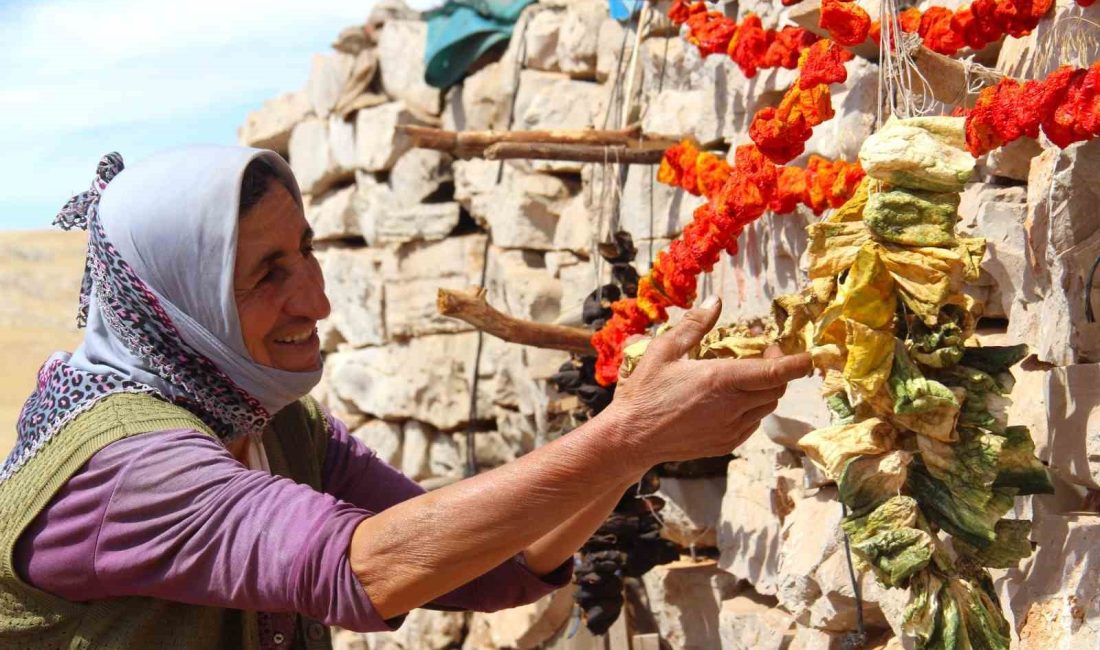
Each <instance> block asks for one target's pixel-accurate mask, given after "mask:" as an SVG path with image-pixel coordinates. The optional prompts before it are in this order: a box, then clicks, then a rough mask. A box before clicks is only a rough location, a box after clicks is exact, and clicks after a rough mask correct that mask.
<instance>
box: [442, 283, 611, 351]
mask: <svg viewBox="0 0 1100 650" xmlns="http://www.w3.org/2000/svg"><path fill="white" fill-rule="evenodd" d="M436 309H438V310H439V313H440V314H442V315H443V316H450V317H451V318H457V319H459V320H461V321H465V322H467V323H469V324H470V325H473V326H474V327H476V328H477V329H479V330H481V331H482V332H485V333H486V334H492V335H493V336H495V337H497V338H499V339H503V340H505V341H508V342H509V343H519V344H520V345H530V346H532V347H536V348H546V349H549V350H564V351H566V352H576V353H578V354H593V353H594V352H595V350H593V348H592V343H591V341H590V339H591V338H592V332H590V331H589V330H586V329H581V328H579V327H565V326H563V325H551V324H549V323H535V322H532V321H528V320H521V319H519V318H513V317H512V316H509V315H507V314H502V313H501V312H499V311H497V310H496V309H493V308H492V307H491V306H490V305H489V303H488V302H486V301H485V289H482V288H480V287H471V288H469V289H467V290H466V291H452V290H450V289H440V290H439V296H438V298H437V299H436Z"/></svg>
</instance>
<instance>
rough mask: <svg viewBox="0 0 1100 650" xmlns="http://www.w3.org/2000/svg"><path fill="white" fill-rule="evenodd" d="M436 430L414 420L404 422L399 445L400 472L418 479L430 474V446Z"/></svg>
mask: <svg viewBox="0 0 1100 650" xmlns="http://www.w3.org/2000/svg"><path fill="white" fill-rule="evenodd" d="M436 435H437V434H436V431H435V429H434V428H433V427H431V426H430V425H427V424H425V423H423V422H417V421H416V420H410V421H409V422H406V423H405V428H404V435H403V436H402V445H401V472H402V473H404V474H405V476H408V477H409V478H411V479H413V480H414V481H419V480H421V479H425V478H428V477H429V476H431V475H432V470H431V448H432V442H433V440H434V439H435V437H436Z"/></svg>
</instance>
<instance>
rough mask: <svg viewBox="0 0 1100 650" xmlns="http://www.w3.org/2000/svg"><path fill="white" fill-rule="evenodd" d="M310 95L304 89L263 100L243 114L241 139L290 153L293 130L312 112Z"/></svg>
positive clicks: (238, 135) (240, 131) (252, 144)
mask: <svg viewBox="0 0 1100 650" xmlns="http://www.w3.org/2000/svg"><path fill="white" fill-rule="evenodd" d="M310 109H311V106H310V103H309V97H308V96H307V95H306V93H305V92H303V91H298V92H293V93H286V94H285V95H279V96H278V97H274V98H272V99H269V100H267V101H266V102H264V103H263V106H261V107H260V109H259V110H256V111H252V112H251V113H249V114H248V115H246V116H245V118H244V124H243V125H242V126H241V128H240V129H238V130H237V139H238V141H239V142H240V143H241V144H243V145H246V146H249V147H257V148H260V149H271V150H272V151H277V152H278V153H279V154H280V155H282V156H284V157H285V156H287V155H288V153H287V152H288V147H289V145H290V132H291V131H293V130H294V127H295V125H297V124H298V123H299V122H301V121H303V120H305V119H306V118H307V117H308V116H309V113H310Z"/></svg>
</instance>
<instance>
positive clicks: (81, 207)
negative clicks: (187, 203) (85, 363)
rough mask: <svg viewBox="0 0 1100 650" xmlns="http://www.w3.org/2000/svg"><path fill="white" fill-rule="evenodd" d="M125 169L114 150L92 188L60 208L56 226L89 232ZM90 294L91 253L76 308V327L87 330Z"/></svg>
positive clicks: (98, 170)
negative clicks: (105, 194) (90, 223)
mask: <svg viewBox="0 0 1100 650" xmlns="http://www.w3.org/2000/svg"><path fill="white" fill-rule="evenodd" d="M123 168H124V165H123V164H122V156H121V155H119V154H118V152H115V151H112V152H111V153H109V154H107V155H106V156H103V157H102V158H100V159H99V164H98V165H96V170H95V178H94V179H92V186H91V187H89V188H88V190H87V191H86V192H81V193H80V194H77V195H76V196H74V197H73V198H71V199H69V201H68V202H67V203H66V204H65V207H63V208H61V211H60V212H58V213H57V216H56V217H54V220H53V225H55V226H57V227H59V228H61V229H62V230H72V229H73V228H79V229H80V230H87V229H88V221H89V220H90V219H91V218H92V215H93V214H94V211H95V210H98V209H99V199H100V197H101V196H102V195H103V190H105V189H106V188H107V184H108V183H110V182H111V179H112V178H114V177H115V176H117V175H118V173H119V172H120V171H122V170H123ZM91 295H92V258H91V253H90V251H89V253H88V254H87V255H85V257H84V277H83V278H82V279H81V280H80V305H79V306H78V307H77V312H76V326H77V327H84V326H85V325H87V324H88V301H89V300H90V298H91Z"/></svg>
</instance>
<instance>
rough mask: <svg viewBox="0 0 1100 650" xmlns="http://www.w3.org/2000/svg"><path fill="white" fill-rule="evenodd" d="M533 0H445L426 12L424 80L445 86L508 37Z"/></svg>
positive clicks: (456, 81) (450, 83)
mask: <svg viewBox="0 0 1100 650" xmlns="http://www.w3.org/2000/svg"><path fill="white" fill-rule="evenodd" d="M532 2H534V0H449V2H447V4H445V5H443V7H441V8H439V9H436V10H435V11H431V12H429V13H428V14H427V19H428V46H427V50H426V51H425V52H424V81H426V82H427V83H428V85H431V86H435V87H436V88H449V87H450V86H452V85H454V84H456V83H458V82H459V81H461V80H462V78H463V77H464V76H466V72H467V71H468V70H469V69H470V68H471V67H472V66H473V65H474V63H475V62H477V60H478V59H480V58H481V57H482V56H484V55H485V53H486V52H488V51H489V50H490V49H492V47H493V46H494V45H496V44H498V43H501V42H504V41H507V40H508V39H509V38H511V37H512V29H513V27H514V26H515V23H516V20H518V19H519V15H520V13H521V12H522V11H523V8H524V7H526V6H527V5H529V4H531V3H532Z"/></svg>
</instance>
